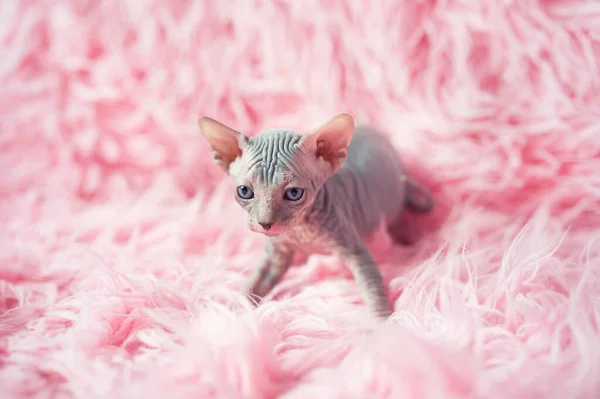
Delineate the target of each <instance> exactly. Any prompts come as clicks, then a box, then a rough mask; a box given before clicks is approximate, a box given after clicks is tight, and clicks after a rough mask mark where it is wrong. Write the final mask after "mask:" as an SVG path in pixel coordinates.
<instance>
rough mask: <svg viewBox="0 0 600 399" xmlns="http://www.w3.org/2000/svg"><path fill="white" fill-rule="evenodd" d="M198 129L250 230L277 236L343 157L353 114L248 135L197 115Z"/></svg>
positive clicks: (287, 228) (308, 203)
mask: <svg viewBox="0 0 600 399" xmlns="http://www.w3.org/2000/svg"><path fill="white" fill-rule="evenodd" d="M198 125H199V126H200V131H201V132H202V134H203V136H204V137H205V138H206V140H207V141H208V144H209V145H210V147H211V149H212V153H213V157H214V160H215V162H216V163H217V165H219V166H220V167H221V169H223V170H224V171H225V172H226V173H228V174H229V175H230V176H231V177H232V178H233V180H234V182H235V184H234V190H233V194H234V197H235V199H236V201H237V202H238V203H239V204H240V205H241V206H242V208H244V209H245V210H246V211H247V212H248V227H249V228H250V230H252V231H254V232H257V233H262V234H265V235H267V236H271V237H273V236H277V235H280V234H285V233H287V232H289V231H290V230H292V229H293V228H294V227H295V226H296V225H297V224H298V222H300V221H301V220H302V218H303V217H304V215H305V214H306V211H307V210H308V209H309V208H310V206H311V205H312V204H313V202H314V200H315V198H316V195H317V192H318V191H319V189H320V188H321V186H322V185H323V183H325V181H326V180H327V179H328V178H329V177H330V176H331V175H332V174H334V173H335V172H336V171H337V170H338V169H339V168H340V166H341V165H342V163H343V162H344V161H345V160H346V157H347V153H348V146H349V145H350V140H351V138H352V133H353V132H354V119H352V117H351V116H350V115H348V114H340V115H337V116H335V117H334V118H332V119H331V120H329V121H328V122H327V123H325V124H324V125H322V126H321V127H319V128H317V129H316V130H314V131H313V132H312V133H308V134H301V133H296V132H292V131H288V130H280V129H277V130H267V131H264V132H262V133H260V134H259V135H257V136H255V137H252V138H250V137H247V136H245V135H244V134H242V133H239V132H237V131H235V130H233V129H231V128H229V127H227V126H225V125H223V124H221V123H219V122H217V121H215V120H213V119H210V118H208V117H202V118H200V120H199V121H198Z"/></svg>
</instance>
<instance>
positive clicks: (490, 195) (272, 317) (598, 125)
mask: <svg viewBox="0 0 600 399" xmlns="http://www.w3.org/2000/svg"><path fill="white" fill-rule="evenodd" d="M0 43H1V47H0V60H1V61H0V170H1V172H0V195H1V197H0V397H1V398H4V399H9V398H72V397H76V398H86V399H87V398H114V399H116V398H171V399H175V398H275V397H279V398H286V399H292V398H294V399H295V398H309V399H314V398H380V397H381V398H416V399H419V398H445V399H447V398H507V397H510V398H561V399H564V398H598V397H600V396H599V395H600V334H599V328H600V327H599V323H600V278H599V275H600V274H599V273H600V249H599V248H600V247H599V244H600V241H599V240H598V238H599V228H598V227H599V226H600V73H599V64H600V3H598V2H597V1H583V0H580V1H575V0H573V1H558V0H556V1H533V0H518V1H516V0H515V1H509V0H507V1H500V0H490V1H479V2H477V1H474V0H446V1H437V2H436V1H432V0H429V1H426V0H421V1H415V0H403V1H400V0H398V1H384V0H365V1H358V0H352V1H349V0H339V1H316V0H301V1H266V0H263V1H259V0H255V1H250V0H244V1H237V2H232V1H225V0H215V1H181V0H180V1H169V2H168V1H158V0H156V1H138V0H131V1H103V2H100V1H75V0H72V1H9V0H7V1H2V2H0ZM338 112H350V113H352V114H353V115H354V117H355V118H356V119H357V120H358V121H360V122H367V123H372V124H374V125H376V126H378V127H380V128H381V129H383V130H384V131H385V132H386V134H389V135H390V137H392V139H393V142H394V145H395V146H396V148H397V150H398V153H399V154H400V155H401V156H402V157H403V158H404V159H405V162H406V164H407V165H408V167H409V170H410V171H411V173H413V174H414V175H417V176H419V178H420V179H421V181H423V182H424V183H425V185H426V186H427V187H429V188H430V189H431V190H432V191H433V192H434V193H435V195H436V198H437V200H438V202H439V204H438V208H437V210H436V213H435V214H434V215H431V216H428V217H419V218H416V217H413V218H412V219H413V220H412V223H414V224H412V225H411V226H420V228H421V229H424V231H425V232H426V234H425V235H424V237H423V238H422V239H421V240H420V241H419V242H418V243H417V244H415V245H414V246H412V247H397V246H393V245H392V244H391V242H390V239H389V237H387V236H386V235H385V234H383V233H382V234H379V235H378V236H377V237H375V239H374V240H373V243H372V248H373V251H374V253H375V255H376V258H377V259H378V261H379V262H380V263H381V269H382V271H383V273H384V276H385V280H386V284H387V286H388V287H389V291H390V295H391V297H392V299H393V301H394V307H395V312H396V313H395V314H394V316H393V317H392V319H390V320H389V321H388V322H385V323H384V322H380V321H377V320H375V319H373V318H372V317H371V316H370V315H369V314H368V312H366V310H365V309H364V308H363V306H362V301H361V299H360V295H359V292H358V290H357V287H356V285H355V284H354V281H353V280H352V278H351V276H350V273H349V272H348V271H347V270H346V268H345V267H344V265H343V264H341V263H340V262H339V261H338V260H336V259H332V258H326V257H312V258H311V259H310V260H309V261H308V263H307V264H306V265H305V266H303V267H300V268H297V269H294V270H292V271H291V272H290V273H289V274H288V275H287V276H286V278H285V280H284V281H283V282H282V283H281V285H280V286H278V288H277V289H276V290H275V292H273V295H272V296H270V297H269V298H268V300H266V302H265V303H264V305H263V306H261V307H260V308H258V309H252V308H251V307H250V306H249V305H248V302H247V301H246V300H245V298H244V297H242V295H241V294H240V293H239V290H240V287H241V284H242V283H243V281H244V280H245V275H246V274H247V273H248V272H249V270H250V269H251V268H252V267H253V266H255V265H256V264H257V262H258V260H259V259H260V256H261V250H262V247H261V238H260V237H259V236H257V235H254V234H252V233H250V232H249V231H248V230H247V228H246V226H245V222H244V214H243V211H242V210H241V209H240V208H239V206H238V205H237V204H235V201H234V200H233V194H232V186H231V182H230V181H229V180H228V179H227V177H225V176H224V175H223V174H222V173H221V171H220V170H219V169H218V168H217V167H216V166H215V165H214V164H213V163H212V161H211V159H210V157H209V152H208V149H207V146H206V145H205V143H204V142H203V140H202V138H201V136H200V135H199V131H198V128H197V125H196V121H197V119H198V117H199V116H201V115H208V116H211V117H213V118H216V119H218V120H220V121H222V122H224V123H227V124H230V125H231V126H233V127H235V128H237V129H239V130H241V131H243V132H245V133H247V134H250V135H254V134H257V133H258V132H259V131H260V130H262V129H265V128H271V127H286V128H292V129H297V130H302V131H304V130H309V129H312V128H314V127H316V126H317V125H318V124H320V123H322V122H324V121H325V120H327V119H328V118H330V117H331V116H333V115H334V114H336V113H338Z"/></svg>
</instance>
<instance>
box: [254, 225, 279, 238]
mask: <svg viewBox="0 0 600 399" xmlns="http://www.w3.org/2000/svg"><path fill="white" fill-rule="evenodd" d="M250 230H251V231H253V232H255V233H259V234H262V235H264V236H267V237H276V236H280V235H282V234H285V232H286V230H285V229H284V228H282V227H280V226H271V227H269V228H268V229H265V228H264V227H262V226H255V225H251V226H250Z"/></svg>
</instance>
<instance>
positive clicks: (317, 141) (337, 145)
mask: <svg viewBox="0 0 600 399" xmlns="http://www.w3.org/2000/svg"><path fill="white" fill-rule="evenodd" d="M353 133H354V118H352V116H350V115H349V114H345V113H344V114H339V115H336V116H334V117H333V118H331V119H330V120H329V121H328V122H327V123H325V124H324V125H322V126H321V127H319V128H318V129H316V130H315V131H314V132H313V133H310V134H308V135H307V136H306V137H305V139H304V140H303V144H304V145H306V146H307V147H306V149H307V150H308V151H314V154H315V155H316V156H317V157H321V158H323V160H325V161H327V162H329V163H330V164H331V170H332V173H335V172H336V171H337V170H338V169H339V168H340V166H342V164H343V163H344V161H345V160H346V158H347V157H348V146H349V145H350V141H351V140H352V134H353Z"/></svg>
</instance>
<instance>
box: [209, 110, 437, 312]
mask: <svg viewBox="0 0 600 399" xmlns="http://www.w3.org/2000/svg"><path fill="white" fill-rule="evenodd" d="M198 125H199V127H200V130H201V132H202V134H203V136H204V137H205V138H206V140H207V141H208V143H209V145H210V147H211V149H212V153H213V156H214V160H215V162H216V163H217V164H218V165H219V166H220V167H221V168H222V169H223V170H224V171H225V172H226V173H228V174H229V175H230V176H231V177H232V178H233V180H234V182H235V190H234V194H235V199H236V201H237V202H238V203H239V204H240V205H241V206H242V208H244V209H245V210H246V211H247V212H248V227H249V228H250V230H252V231H254V232H257V233H261V234H263V235H265V236H266V239H265V244H266V250H265V257H264V259H263V260H262V263H261V264H260V265H259V266H258V268H257V269H256V271H255V272H254V274H253V275H252V277H251V278H250V280H249V282H248V286H247V293H248V294H249V295H251V296H253V297H254V298H255V299H256V301H257V302H258V301H260V299H261V298H262V297H264V296H265V295H267V294H268V293H269V291H271V289H272V288H273V287H274V286H275V285H276V284H277V283H278V282H279V281H280V280H281V278H282V277H283V275H284V274H285V272H286V271H287V270H288V268H289V267H290V266H291V265H292V264H293V263H294V259H295V258H294V255H295V254H298V253H304V254H306V255H309V254H313V253H319V254H336V255H338V256H341V258H342V259H343V260H344V262H345V263H346V265H347V266H348V267H349V268H350V270H351V272H352V274H353V275H354V278H355V280H356V281H357V284H358V286H359V289H360V292H361V295H362V297H363V300H364V302H365V304H366V305H367V306H368V308H369V309H370V310H371V311H372V312H373V313H374V314H375V315H377V316H381V317H387V316H389V315H390V314H391V308H390V304H389V300H388V297H387V292H386V289H385V287H384V284H383V281H382V278H381V274H380V272H379V268H378V265H377V263H376V262H375V260H374V259H373V256H372V255H371V252H370V251H369V249H368V248H367V246H366V245H365V244H364V242H363V239H365V238H367V237H368V236H369V235H371V234H372V233H373V232H374V231H375V230H376V229H377V228H378V226H379V225H380V223H381V221H382V220H384V221H385V223H386V225H387V227H388V231H390V233H392V232H394V231H396V230H397V227H398V226H397V225H398V223H400V217H401V214H402V212H403V211H404V210H405V208H409V209H411V210H413V211H416V212H428V211H430V210H431V209H432V208H433V206H434V203H433V200H432V198H431V195H430V194H429V193H428V192H427V191H426V190H425V189H424V188H422V187H421V186H419V185H417V184H416V183H414V182H412V181H411V180H409V179H408V178H407V176H406V174H405V172H404V168H403V167H402V164H401V162H400V160H399V159H398V155H397V153H396V151H395V150H394V148H393V146H392V145H391V143H390V142H389V141H388V140H387V139H386V138H385V137H384V136H383V135H381V134H379V133H377V132H376V131H374V130H373V129H371V128H369V127H366V126H356V127H355V125H354V119H353V118H352V117H351V116H350V115H348V114H339V115H337V116H335V117H334V118H332V119H331V120H329V121H328V122H327V123H325V124H324V125H322V126H321V127H319V128H317V129H316V130H314V131H313V132H311V133H308V134H301V133H297V132H293V131H289V130H281V129H273V130H267V131H264V132H262V133H260V134H259V135H257V136H255V137H252V138H250V137H247V136H245V135H243V134H242V133H239V132H237V131H235V130H233V129H231V128H229V127H227V126H225V125H223V124H221V123H219V122H217V121H215V120H213V119H211V118H208V117H202V118H200V120H199V121H198ZM392 236H393V233H392Z"/></svg>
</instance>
